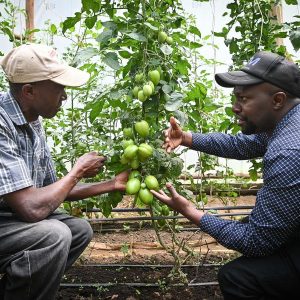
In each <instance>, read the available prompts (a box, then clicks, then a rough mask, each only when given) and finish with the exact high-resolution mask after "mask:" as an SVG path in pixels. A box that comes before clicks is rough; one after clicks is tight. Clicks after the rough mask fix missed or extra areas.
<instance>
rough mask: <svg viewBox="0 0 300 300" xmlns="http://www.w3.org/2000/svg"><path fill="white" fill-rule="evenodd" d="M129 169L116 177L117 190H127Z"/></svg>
mask: <svg viewBox="0 0 300 300" xmlns="http://www.w3.org/2000/svg"><path fill="white" fill-rule="evenodd" d="M129 173H130V172H129V171H124V172H122V173H120V174H118V175H116V177H115V178H114V183H115V190H117V191H125V189H126V183H127V181H128V176H129Z"/></svg>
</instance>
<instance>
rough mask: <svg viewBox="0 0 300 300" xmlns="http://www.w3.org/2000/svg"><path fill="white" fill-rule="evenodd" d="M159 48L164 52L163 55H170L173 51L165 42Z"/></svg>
mask: <svg viewBox="0 0 300 300" xmlns="http://www.w3.org/2000/svg"><path fill="white" fill-rule="evenodd" d="M160 50H161V51H162V52H163V53H164V54H165V55H170V54H171V53H172V52H173V48H172V47H170V46H169V45H167V44H164V45H162V46H161V47H160Z"/></svg>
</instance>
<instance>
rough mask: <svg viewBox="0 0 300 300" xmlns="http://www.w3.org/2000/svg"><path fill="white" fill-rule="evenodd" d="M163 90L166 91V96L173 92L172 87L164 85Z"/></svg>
mask: <svg viewBox="0 0 300 300" xmlns="http://www.w3.org/2000/svg"><path fill="white" fill-rule="evenodd" d="M162 90H163V91H164V93H165V94H169V93H170V92H172V87H171V86H170V85H168V84H164V85H163V87H162Z"/></svg>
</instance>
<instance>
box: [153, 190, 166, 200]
mask: <svg viewBox="0 0 300 300" xmlns="http://www.w3.org/2000/svg"><path fill="white" fill-rule="evenodd" d="M150 192H151V193H152V194H153V195H154V196H155V197H156V198H157V199H158V200H160V201H162V202H163V203H166V202H167V201H168V199H166V198H168V196H167V197H166V194H165V195H163V194H161V193H160V192H161V191H159V192H157V191H155V190H150Z"/></svg>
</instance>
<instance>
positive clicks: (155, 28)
mask: <svg viewBox="0 0 300 300" xmlns="http://www.w3.org/2000/svg"><path fill="white" fill-rule="evenodd" d="M144 25H146V26H147V27H149V28H150V29H152V30H154V31H157V30H158V27H155V26H153V25H152V24H150V23H148V22H145V23H144Z"/></svg>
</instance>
